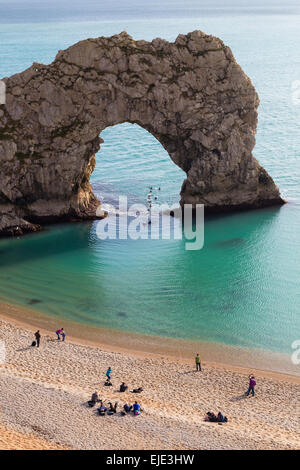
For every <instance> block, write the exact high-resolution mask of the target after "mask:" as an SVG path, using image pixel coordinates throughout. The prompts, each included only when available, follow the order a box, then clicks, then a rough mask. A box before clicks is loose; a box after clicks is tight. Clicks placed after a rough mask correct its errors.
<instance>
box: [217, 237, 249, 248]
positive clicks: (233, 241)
mask: <svg viewBox="0 0 300 470" xmlns="http://www.w3.org/2000/svg"><path fill="white" fill-rule="evenodd" d="M244 241H245V240H244V239H243V238H231V239H230V240H222V241H220V242H217V243H216V244H217V245H218V246H233V245H239V244H240V243H244Z"/></svg>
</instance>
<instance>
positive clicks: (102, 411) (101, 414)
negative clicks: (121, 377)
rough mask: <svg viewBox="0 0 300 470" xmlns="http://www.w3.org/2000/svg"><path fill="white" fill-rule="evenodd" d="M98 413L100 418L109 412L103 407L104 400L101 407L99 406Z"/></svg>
mask: <svg viewBox="0 0 300 470" xmlns="http://www.w3.org/2000/svg"><path fill="white" fill-rule="evenodd" d="M97 411H98V413H99V415H100V416H104V415H105V413H106V411H107V408H106V407H105V406H104V405H103V401H102V400H101V401H100V406H99V408H98V410H97Z"/></svg>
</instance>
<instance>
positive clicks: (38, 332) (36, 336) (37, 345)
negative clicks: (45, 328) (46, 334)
mask: <svg viewBox="0 0 300 470" xmlns="http://www.w3.org/2000/svg"><path fill="white" fill-rule="evenodd" d="M34 336H35V340H36V347H37V348H39V347H40V342H41V334H40V330H37V331H36V332H35V333H34Z"/></svg>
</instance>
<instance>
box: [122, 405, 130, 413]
mask: <svg viewBox="0 0 300 470" xmlns="http://www.w3.org/2000/svg"><path fill="white" fill-rule="evenodd" d="M123 408H124V411H125V412H126V413H130V411H131V410H132V405H128V403H125V405H124V406H123Z"/></svg>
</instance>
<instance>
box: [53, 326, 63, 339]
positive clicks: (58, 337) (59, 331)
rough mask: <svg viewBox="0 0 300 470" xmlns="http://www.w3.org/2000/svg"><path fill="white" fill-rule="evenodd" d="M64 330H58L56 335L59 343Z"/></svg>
mask: <svg viewBox="0 0 300 470" xmlns="http://www.w3.org/2000/svg"><path fill="white" fill-rule="evenodd" d="M63 331H64V329H63V328H59V329H58V330H56V332H55V333H56V334H57V341H60V335H61V334H62V333H63Z"/></svg>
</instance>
